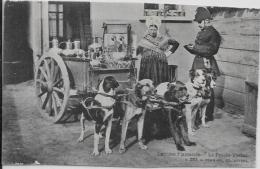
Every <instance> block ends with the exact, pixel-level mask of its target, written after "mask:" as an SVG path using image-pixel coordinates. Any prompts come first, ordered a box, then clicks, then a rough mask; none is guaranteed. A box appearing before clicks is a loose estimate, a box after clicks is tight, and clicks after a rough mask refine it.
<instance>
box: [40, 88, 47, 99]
mask: <svg viewBox="0 0 260 169" xmlns="http://www.w3.org/2000/svg"><path fill="white" fill-rule="evenodd" d="M46 92H47V90H46V91H43V92H42V93H40V94H39V95H38V97H42V96H43V95H44V94H45V93H46Z"/></svg>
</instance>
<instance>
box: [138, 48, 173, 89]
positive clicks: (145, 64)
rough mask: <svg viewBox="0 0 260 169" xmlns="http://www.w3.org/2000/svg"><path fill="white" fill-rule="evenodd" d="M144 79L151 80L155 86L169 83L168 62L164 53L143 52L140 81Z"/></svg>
mask: <svg viewBox="0 0 260 169" xmlns="http://www.w3.org/2000/svg"><path fill="white" fill-rule="evenodd" d="M142 79H151V80H152V81H153V82H154V85H155V86H156V85H158V84H160V83H162V82H167V81H168V79H169V78H168V61H167V58H166V56H165V54H164V53H158V52H155V51H152V50H144V51H143V54H142V58H141V64H140V71H139V80H142Z"/></svg>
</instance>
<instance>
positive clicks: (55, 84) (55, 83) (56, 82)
mask: <svg viewBox="0 0 260 169" xmlns="http://www.w3.org/2000/svg"><path fill="white" fill-rule="evenodd" d="M62 80H63V79H59V80H56V81H55V82H54V83H53V85H52V86H53V87H54V86H57V85H58V84H59V83H60V82H62Z"/></svg>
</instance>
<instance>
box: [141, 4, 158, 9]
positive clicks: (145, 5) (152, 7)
mask: <svg viewBox="0 0 260 169" xmlns="http://www.w3.org/2000/svg"><path fill="white" fill-rule="evenodd" d="M144 9H159V4H147V3H145V4H144Z"/></svg>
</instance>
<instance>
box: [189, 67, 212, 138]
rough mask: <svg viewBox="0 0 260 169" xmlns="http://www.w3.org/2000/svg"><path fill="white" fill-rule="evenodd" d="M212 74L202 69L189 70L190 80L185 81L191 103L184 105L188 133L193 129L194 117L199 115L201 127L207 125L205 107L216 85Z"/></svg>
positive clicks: (191, 132)
mask: <svg viewBox="0 0 260 169" xmlns="http://www.w3.org/2000/svg"><path fill="white" fill-rule="evenodd" d="M215 79H216V78H215V77H214V74H210V73H207V72H206V70H204V69H196V70H190V81H189V82H187V83H186V87H187V89H188V90H187V92H188V94H189V100H190V102H191V104H187V105H185V107H186V120H187V125H188V133H189V134H191V135H193V134H194V131H195V128H196V126H195V120H196V117H198V116H199V117H200V119H201V123H202V126H203V127H209V126H208V125H207V124H206V122H205V118H206V108H207V105H208V104H209V102H210V98H211V90H212V88H214V87H215V86H216V83H215ZM197 113H199V115H197Z"/></svg>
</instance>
